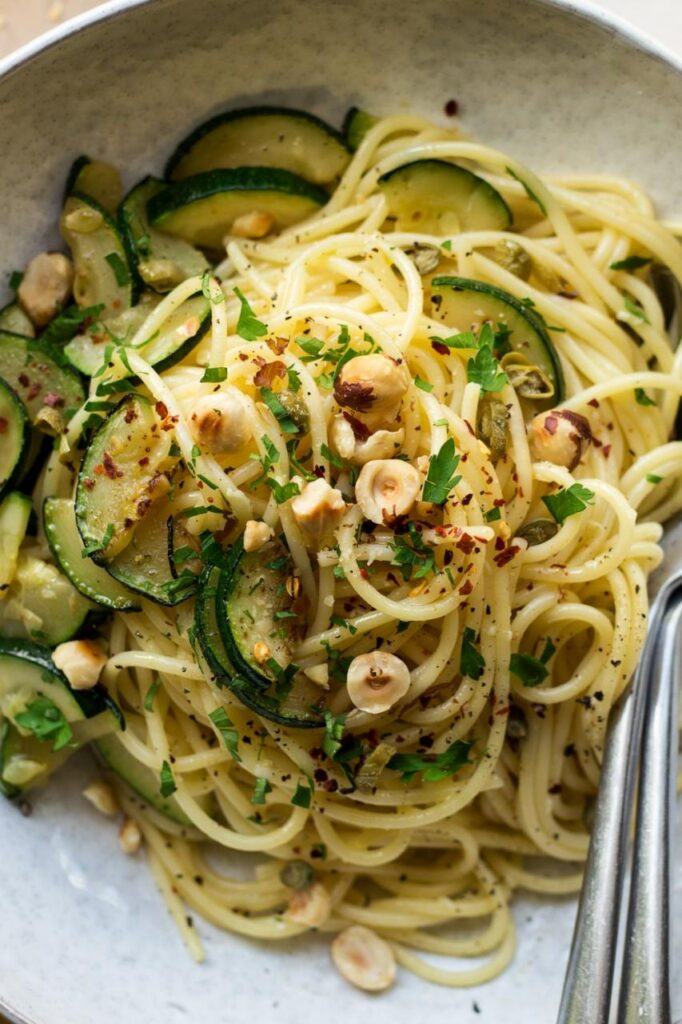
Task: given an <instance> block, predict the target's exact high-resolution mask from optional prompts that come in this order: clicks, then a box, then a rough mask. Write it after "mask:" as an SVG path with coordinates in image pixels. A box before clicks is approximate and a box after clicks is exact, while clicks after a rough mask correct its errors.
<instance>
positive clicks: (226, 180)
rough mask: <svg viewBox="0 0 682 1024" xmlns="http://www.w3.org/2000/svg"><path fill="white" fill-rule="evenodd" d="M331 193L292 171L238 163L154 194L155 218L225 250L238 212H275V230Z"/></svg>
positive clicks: (165, 227)
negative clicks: (224, 242)
mask: <svg viewBox="0 0 682 1024" xmlns="http://www.w3.org/2000/svg"><path fill="white" fill-rule="evenodd" d="M327 198H328V197H327V193H326V192H325V191H324V190H323V189H321V188H320V187H319V186H318V185H311V184H310V182H308V181H304V180H303V178H299V177H298V176H297V175H295V174H292V173H291V171H284V170H279V169H275V168H268V167H235V168H233V169H232V170H218V171H206V172H205V173H203V174H196V175H195V176H194V177H192V178H185V179H184V180H183V181H179V182H177V183H176V184H174V185H168V186H167V187H166V188H165V189H163V191H162V192H159V193H158V194H157V195H155V196H152V198H151V199H150V200H149V204H148V207H147V211H148V214H149V220H150V223H151V224H152V225H153V226H154V227H157V228H159V229H160V230H161V231H166V232H167V233H168V234H169V235H175V236H177V237H178V238H184V239H185V241H186V242H189V243H190V244H191V245H198V246H201V247H202V248H204V249H213V250H219V249H221V248H222V245H223V238H224V237H225V235H226V234H228V232H229V231H230V228H231V227H232V225H233V223H234V222H235V220H236V219H237V217H241V216H242V215H243V214H246V213H253V212H259V213H269V214H270V215H271V217H272V218H273V220H274V225H273V228H274V230H277V231H279V230H281V229H282V228H286V227H288V226H289V225H290V224H296V223H297V222H298V221H301V220H304V219H305V218H306V217H309V216H310V215H311V214H313V213H315V211H316V210H318V209H319V208H320V207H321V206H322V205H323V203H325V202H326V201H327Z"/></svg>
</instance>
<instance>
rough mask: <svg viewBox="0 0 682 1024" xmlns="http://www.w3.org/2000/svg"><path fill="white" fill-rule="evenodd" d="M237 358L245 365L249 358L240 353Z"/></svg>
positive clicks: (244, 353)
mask: <svg viewBox="0 0 682 1024" xmlns="http://www.w3.org/2000/svg"><path fill="white" fill-rule="evenodd" d="M239 358H240V359H241V361H242V362H243V363H246V362H247V361H248V358H249V357H248V356H247V354H246V352H240V353H239Z"/></svg>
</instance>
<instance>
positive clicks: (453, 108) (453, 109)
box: [443, 100, 459, 117]
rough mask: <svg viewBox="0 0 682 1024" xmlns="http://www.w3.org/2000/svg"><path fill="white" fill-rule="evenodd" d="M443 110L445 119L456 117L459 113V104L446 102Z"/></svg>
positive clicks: (455, 101)
mask: <svg viewBox="0 0 682 1024" xmlns="http://www.w3.org/2000/svg"><path fill="white" fill-rule="evenodd" d="M443 109H444V111H445V114H446V117H457V114H458V113H459V103H458V102H457V100H448V102H447V103H446V104H445V106H444V107H443Z"/></svg>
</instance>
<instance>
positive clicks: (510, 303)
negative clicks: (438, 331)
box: [429, 277, 564, 405]
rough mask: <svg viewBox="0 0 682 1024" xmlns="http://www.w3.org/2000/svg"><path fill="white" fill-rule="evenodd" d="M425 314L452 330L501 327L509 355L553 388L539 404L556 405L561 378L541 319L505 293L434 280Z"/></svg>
mask: <svg viewBox="0 0 682 1024" xmlns="http://www.w3.org/2000/svg"><path fill="white" fill-rule="evenodd" d="M429 307H430V308H429V315H430V316H431V317H433V319H434V320H442V322H443V323H444V324H447V326H448V327H449V328H453V329H454V330H456V331H468V330H472V329H473V330H478V329H479V328H480V326H481V324H483V323H485V322H486V321H487V322H489V323H490V324H491V325H492V326H493V328H495V329H499V328H505V329H506V330H507V331H508V332H509V334H508V336H507V342H508V344H509V347H510V348H511V350H512V351H513V352H518V353H519V354H520V355H522V356H524V357H525V359H526V360H528V362H529V363H530V364H532V365H534V366H537V367H539V369H540V370H542V371H543V373H544V374H545V376H546V377H547V378H548V380H549V381H550V382H551V384H552V386H553V387H554V394H553V395H551V396H548V398H546V399H543V402H547V403H548V404H554V405H556V403H557V402H560V401H562V399H563V397H564V378H563V373H562V372H561V363H560V362H559V356H558V355H557V351H556V349H555V348H554V345H553V344H552V341H551V339H550V336H549V333H548V331H547V328H546V327H545V324H544V322H543V320H542V318H541V317H539V316H538V314H537V313H534V312H533V310H532V309H529V308H528V307H527V306H525V305H524V304H523V303H522V302H520V301H519V299H516V298H514V296H513V295H510V294H509V292H505V291H504V290H503V289H502V288H496V287H495V285H492V284H486V283H485V282H484V281H474V280H472V279H471V278H467V277H434V279H433V281H432V282H431V301H430V303H429Z"/></svg>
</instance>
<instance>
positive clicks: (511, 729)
mask: <svg viewBox="0 0 682 1024" xmlns="http://www.w3.org/2000/svg"><path fill="white" fill-rule="evenodd" d="M527 732H528V724H527V722H526V716H525V714H524V713H523V711H522V709H521V708H520V707H519V706H518V705H517V704H512V706H511V707H510V708H509V717H508V718H507V736H508V737H509V739H510V740H522V739H524V738H525V736H526V734H527Z"/></svg>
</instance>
